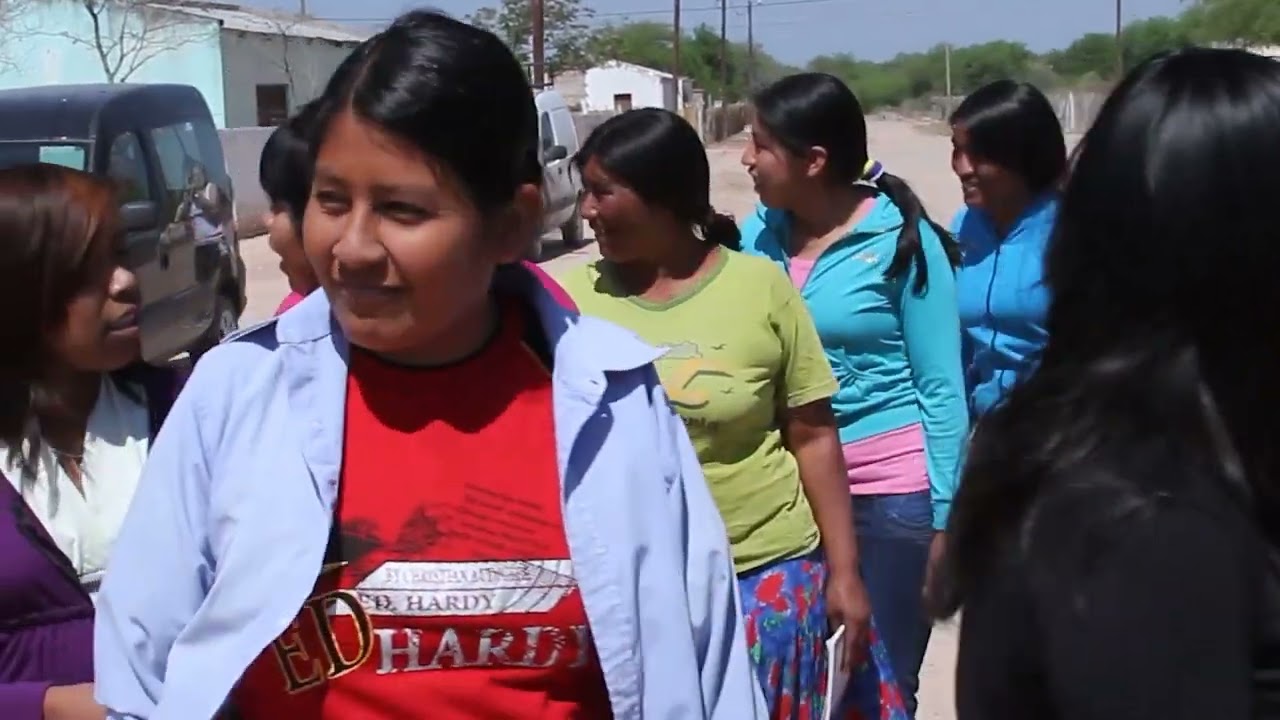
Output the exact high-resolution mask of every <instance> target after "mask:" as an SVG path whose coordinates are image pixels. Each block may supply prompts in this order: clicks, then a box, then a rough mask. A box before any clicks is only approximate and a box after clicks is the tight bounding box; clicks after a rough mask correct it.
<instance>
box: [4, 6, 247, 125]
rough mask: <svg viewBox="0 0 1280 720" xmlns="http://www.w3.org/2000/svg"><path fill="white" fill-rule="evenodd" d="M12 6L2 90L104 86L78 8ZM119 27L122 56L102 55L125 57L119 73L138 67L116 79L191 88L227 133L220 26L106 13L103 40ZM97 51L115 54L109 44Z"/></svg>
mask: <svg viewBox="0 0 1280 720" xmlns="http://www.w3.org/2000/svg"><path fill="white" fill-rule="evenodd" d="M12 3H13V6H15V7H16V8H17V9H18V12H16V13H13V14H12V16H10V17H6V18H5V20H6V22H3V23H0V88H17V87H28V86H32V85H58V84H75V83H101V82H107V80H108V78H107V74H106V72H105V71H104V70H103V67H102V61H101V59H100V58H99V55H98V52H97V50H96V45H97V43H95V41H94V33H93V22H92V18H91V17H90V16H89V13H88V12H87V11H86V10H85V8H84V5H83V3H82V2H78V1H76V0H12ZM121 23H123V26H122V25H121ZM144 26H145V27H146V29H145V30H144V29H143V28H144ZM122 27H123V29H124V35H123V37H124V42H123V43H121V46H122V47H124V48H125V50H124V52H122V53H121V52H109V53H108V54H109V55H110V57H111V58H112V59H113V60H115V59H118V58H120V57H123V58H124V62H123V63H122V64H121V65H122V70H124V69H127V68H128V67H129V66H130V65H134V64H137V69H136V70H135V71H134V72H133V73H132V74H130V75H129V76H128V77H127V78H123V79H118V80H117V81H119V82H130V83H182V84H185V85H192V86H195V87H196V88H197V89H198V90H200V92H201V93H202V94H203V95H204V99H205V102H207V103H208V104H209V110H210V112H212V113H213V119H214V122H216V123H217V124H218V127H220V128H221V127H226V102H225V99H224V93H223V74H222V45H221V42H220V38H219V35H220V25H219V23H217V22H216V21H213V20H208V19H204V18H197V17H192V16H189V15H181V14H178V13H171V12H164V11H158V10H154V9H151V10H147V11H146V14H144V13H143V11H140V10H137V9H134V10H127V11H117V12H115V13H112V12H111V10H110V9H108V10H107V12H106V15H105V16H104V18H103V32H102V34H101V35H102V37H103V38H109V39H112V40H114V38H116V37H119V36H120V30H121V28H122ZM102 45H103V46H104V47H106V48H107V49H108V50H109V51H110V50H114V48H112V47H111V44H110V43H109V42H104V43H102ZM139 61H141V62H140V64H138V62H139ZM112 64H116V63H115V62H113V63H112Z"/></svg>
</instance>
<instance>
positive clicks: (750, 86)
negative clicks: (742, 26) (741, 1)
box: [747, 0, 756, 92]
mask: <svg viewBox="0 0 1280 720" xmlns="http://www.w3.org/2000/svg"><path fill="white" fill-rule="evenodd" d="M755 4H756V0H747V92H751V91H753V90H755V87H756V21H755V15H754V14H753V13H752V8H754V7H755Z"/></svg>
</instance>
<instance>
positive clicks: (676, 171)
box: [574, 108, 741, 250]
mask: <svg viewBox="0 0 1280 720" xmlns="http://www.w3.org/2000/svg"><path fill="white" fill-rule="evenodd" d="M591 160H595V161H596V162H597V163H599V164H600V167H601V168H603V169H604V170H605V172H607V173H609V174H610V175H612V176H613V177H615V178H617V179H618V180H620V181H622V183H623V184H625V185H626V186H627V187H629V188H631V190H633V191H634V192H635V193H636V195H639V196H640V198H641V199H642V200H644V201H645V202H646V203H648V204H649V205H653V206H656V207H661V208H664V209H666V210H668V211H669V212H670V213H671V214H672V215H674V216H675V218H676V219H677V220H680V221H682V222H686V223H688V224H689V225H691V226H693V227H695V228H697V229H698V230H699V231H700V232H701V233H702V234H703V237H705V238H706V239H707V240H708V241H710V242H714V243H716V244H718V245H723V246H725V247H727V248H730V249H732V250H737V249H739V246H740V244H741V242H740V237H739V235H738V225H737V223H735V222H734V221H733V218H731V217H729V216H728V215H722V214H720V213H717V212H716V211H715V209H714V208H712V207H711V166H710V163H708V162H707V150H706V148H705V147H703V145H702V140H701V139H700V138H699V137H698V131H696V130H694V129H693V126H692V125H690V124H689V123H688V121H686V120H685V119H684V118H682V117H680V116H679V115H676V114H675V113H673V112H670V111H667V110H661V109H658V108H641V109H637V110H630V111H628V112H624V113H622V114H621V115H615V116H614V117H611V118H609V119H608V120H606V121H604V123H602V124H601V125H600V126H599V127H597V128H596V129H595V130H593V131H592V132H591V135H589V136H588V137H587V140H586V142H584V143H583V144H582V148H581V149H580V150H578V154H577V155H576V156H575V158H574V163H575V164H576V165H577V166H578V169H580V170H581V169H582V168H584V167H586V165H587V163H588V162H590V161H591Z"/></svg>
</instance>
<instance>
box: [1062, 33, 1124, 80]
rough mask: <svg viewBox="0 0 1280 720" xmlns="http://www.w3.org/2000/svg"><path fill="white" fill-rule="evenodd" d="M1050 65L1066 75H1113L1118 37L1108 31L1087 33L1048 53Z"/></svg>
mask: <svg viewBox="0 0 1280 720" xmlns="http://www.w3.org/2000/svg"><path fill="white" fill-rule="evenodd" d="M1047 60H1048V62H1049V67H1051V68H1053V71H1054V72H1056V73H1058V74H1059V75H1062V76H1064V77H1080V76H1082V75H1086V74H1088V73H1094V74H1096V75H1098V76H1101V77H1112V76H1114V75H1115V68H1116V38H1115V36H1114V35H1108V34H1107V33H1087V34H1085V35H1081V36H1080V37H1078V38H1076V40H1075V41H1074V42H1072V43H1071V44H1070V45H1068V46H1066V47H1065V48H1063V49H1061V50H1054V51H1053V52H1050V53H1049V54H1048V57H1047Z"/></svg>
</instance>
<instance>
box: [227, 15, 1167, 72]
mask: <svg viewBox="0 0 1280 720" xmlns="http://www.w3.org/2000/svg"><path fill="white" fill-rule="evenodd" d="M241 1H242V2H244V3H245V4H248V5H256V6H258V7H271V8H278V9H293V10H296V9H297V8H298V0H241ZM747 1H748V0H729V34H730V35H731V37H733V38H735V39H741V40H745V39H746V36H747V14H746V10H745V3H746V2H747ZM586 2H587V4H588V5H589V6H590V7H592V8H594V9H595V11H596V13H597V16H598V17H597V20H596V22H601V23H603V22H608V21H615V22H616V21H625V20H627V19H628V18H630V19H634V20H659V21H666V20H669V19H670V18H671V8H672V2H671V0H586ZM756 2H757V3H758V4H757V6H756V10H755V28H756V33H755V34H756V41H757V42H758V43H760V44H762V45H763V46H764V48H765V50H766V51H768V52H769V53H770V54H772V55H774V56H775V57H777V58H779V59H781V60H783V61H785V62H790V63H797V64H798V63H803V62H804V61H806V60H808V59H809V58H811V57H813V56H814V55H818V54H823V53H835V52H851V53H853V54H855V55H857V56H859V57H862V58H866V59H869V60H884V59H887V58H889V57H892V56H893V55H895V54H896V53H899V52H906V51H913V50H923V49H925V48H928V47H930V46H932V45H934V44H936V43H940V42H952V43H955V44H957V45H966V44H970V43H975V42H982V41H985V40H998V39H1016V40H1021V41H1022V42H1025V43H1027V45H1029V46H1030V47H1031V48H1032V49H1033V50H1036V51H1043V50H1048V49H1051V48H1056V47H1062V46H1064V45H1066V44H1067V43H1069V42H1071V41H1072V40H1073V39H1075V38H1076V37H1077V36H1079V35H1081V34H1083V33H1086V32H1097V31H1100V32H1111V31H1112V30H1113V28H1114V26H1115V0H756ZM421 4H431V5H434V6H436V7H440V8H441V9H444V10H447V11H449V12H451V13H453V14H455V15H465V14H467V13H470V12H472V11H474V10H475V9H476V8H478V7H481V6H483V5H486V4H490V3H489V2H486V0H427V2H425V3H418V2H414V1H413V0H360V2H358V3H357V2H353V1H352V0H307V5H308V11H309V12H310V13H311V14H312V15H316V16H319V17H325V18H333V19H339V18H358V19H362V20H375V19H383V18H387V19H389V18H391V17H393V16H394V15H395V14H396V13H397V12H399V11H400V10H403V9H406V8H410V7H417V6H419V5H421ZM681 4H682V5H683V6H684V8H683V12H682V17H683V22H684V23H685V24H686V25H687V26H693V25H696V24H698V23H700V22H706V23H708V24H711V25H713V26H714V27H716V28H717V29H718V28H719V24H720V12H719V10H718V8H719V0H682V3H681ZM1185 6H1186V2H1185V0H1123V6H1122V7H1123V16H1124V19H1125V21H1126V22H1128V21H1131V20H1137V19H1140V18H1147V17H1151V16H1154V15H1169V14H1174V13H1177V12H1178V11H1179V10H1180V9H1181V8H1183V7H1185Z"/></svg>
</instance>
